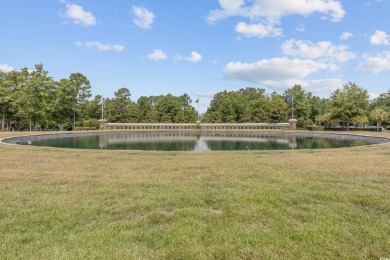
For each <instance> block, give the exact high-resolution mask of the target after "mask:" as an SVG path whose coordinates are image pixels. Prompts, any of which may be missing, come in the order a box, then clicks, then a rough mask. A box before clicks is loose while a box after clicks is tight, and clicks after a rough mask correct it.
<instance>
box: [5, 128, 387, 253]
mask: <svg viewBox="0 0 390 260" xmlns="http://www.w3.org/2000/svg"><path fill="white" fill-rule="evenodd" d="M7 135H10V133H0V138H1V137H4V136H7ZM382 135H387V136H389V137H390V134H386V133H383V134H382ZM389 158H390V145H378V146H367V147H357V148H342V149H330V150H307V151H297V150H294V151H244V152H135V151H109V150H70V149H55V148H45V147H31V146H30V147H26V146H23V147H20V146H10V145H0V167H1V168H0V259H7V258H35V259H38V258H39V259H43V258H45V259H48V258H50V259H52V258H61V259H66V258H98V259H103V258H104V259H105V258H117V259H123V258H127V259H131V258H133V259H145V258H167V259H210V258H216V259H236V258H282V257H288V258H351V257H352V258H355V257H356V258H376V259H378V258H380V257H390V236H389V234H390V224H389V223H390V189H389V187H390V162H389Z"/></svg>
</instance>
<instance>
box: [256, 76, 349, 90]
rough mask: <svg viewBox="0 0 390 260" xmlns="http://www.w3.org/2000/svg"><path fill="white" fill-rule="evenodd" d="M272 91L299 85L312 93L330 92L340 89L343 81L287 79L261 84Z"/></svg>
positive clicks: (332, 79) (337, 79)
mask: <svg viewBox="0 0 390 260" xmlns="http://www.w3.org/2000/svg"><path fill="white" fill-rule="evenodd" d="M261 83H262V84H264V85H266V86H267V87H269V88H272V89H288V88H291V87H292V86H294V85H295V84H298V85H301V86H302V88H303V89H305V90H307V91H310V92H312V93H321V92H332V91H334V90H336V89H338V88H341V87H342V86H343V84H344V81H343V80H342V79H339V78H326V79H319V80H308V79H287V80H277V79H276V80H268V81H264V82H261Z"/></svg>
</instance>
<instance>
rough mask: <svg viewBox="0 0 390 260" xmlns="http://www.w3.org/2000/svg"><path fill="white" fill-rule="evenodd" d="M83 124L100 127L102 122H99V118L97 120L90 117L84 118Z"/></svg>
mask: <svg viewBox="0 0 390 260" xmlns="http://www.w3.org/2000/svg"><path fill="white" fill-rule="evenodd" d="M83 126H84V127H95V128H99V126H100V124H99V120H97V119H95V118H90V119H87V120H84V122H83Z"/></svg>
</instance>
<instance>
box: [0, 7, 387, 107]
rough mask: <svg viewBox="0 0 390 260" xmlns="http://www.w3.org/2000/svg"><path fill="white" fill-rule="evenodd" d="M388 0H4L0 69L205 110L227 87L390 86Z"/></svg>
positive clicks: (324, 89) (321, 91)
mask: <svg viewBox="0 0 390 260" xmlns="http://www.w3.org/2000/svg"><path fill="white" fill-rule="evenodd" d="M389 12H390V0H342V1H340V0H219V1H218V0H143V1H141V0H111V1H104V0H34V1H32V0H1V1H0V35H1V41H0V70H3V71H11V70H19V69H21V68H23V67H27V68H30V69H31V68H33V67H34V65H35V64H39V63H42V64H43V65H44V67H45V69H46V70H48V71H49V73H50V75H51V76H52V77H53V78H54V79H55V80H59V79H61V78H66V77H68V76H69V75H70V74H71V73H74V72H81V73H83V74H84V75H85V76H87V78H88V79H89V80H90V82H91V85H92V92H93V94H94V95H97V94H103V95H104V96H106V97H112V96H113V94H114V92H115V91H116V90H117V89H119V88H121V87H126V88H128V89H129V90H130V92H131V93H132V99H133V100H136V99H137V98H138V97H140V96H149V95H160V94H164V95H165V94H168V93H171V94H173V95H181V94H184V93H187V94H189V95H190V96H191V97H193V100H195V99H196V98H197V96H198V95H199V96H200V104H201V110H203V111H205V110H206V108H207V106H208V104H209V102H210V99H211V98H212V96H213V95H214V94H215V93H216V92H219V91H223V90H238V89H240V88H245V87H256V88H265V89H267V91H268V92H269V93H271V92H273V91H276V92H278V93H283V92H284V90H286V89H287V88H290V87H292V86H293V85H294V84H301V85H302V86H303V87H304V89H306V90H307V91H310V92H312V93H313V94H315V95H318V96H321V97H329V94H330V93H331V92H332V91H333V90H335V89H336V88H340V87H342V84H343V83H347V82H354V83H357V84H358V85H359V86H361V87H363V88H365V89H367V90H368V91H369V93H370V95H371V96H372V97H375V96H376V95H378V94H380V93H384V92H387V91H388V90H389V89H390V36H389V35H390V18H389Z"/></svg>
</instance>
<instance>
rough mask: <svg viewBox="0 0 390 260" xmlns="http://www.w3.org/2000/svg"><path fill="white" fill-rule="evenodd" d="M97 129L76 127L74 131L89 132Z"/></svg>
mask: <svg viewBox="0 0 390 260" xmlns="http://www.w3.org/2000/svg"><path fill="white" fill-rule="evenodd" d="M97 129H98V127H89V126H76V127H75V129H74V130H75V131H90V130H97Z"/></svg>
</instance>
